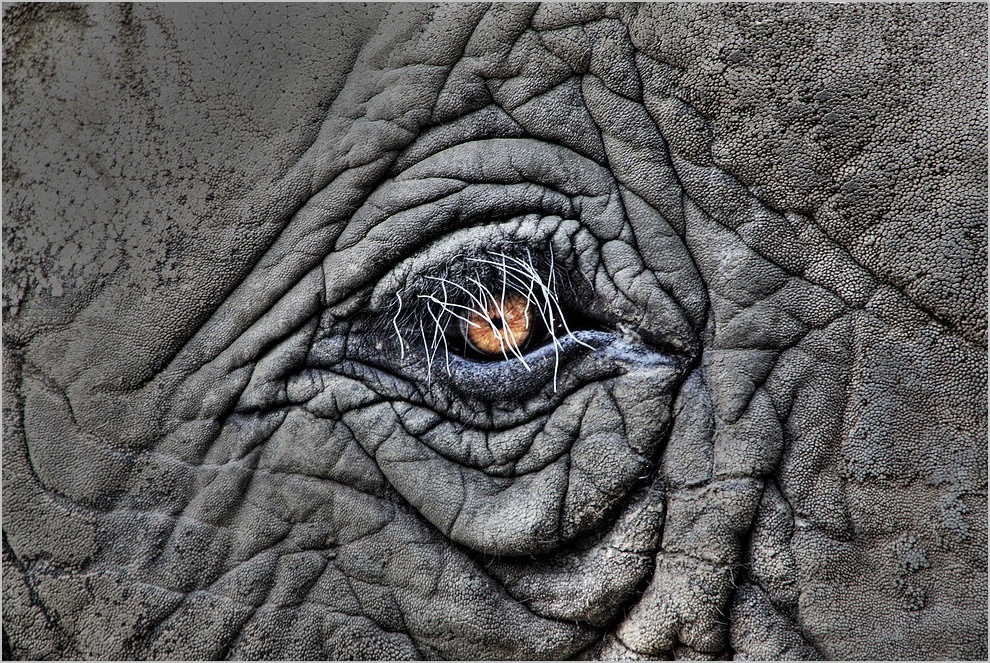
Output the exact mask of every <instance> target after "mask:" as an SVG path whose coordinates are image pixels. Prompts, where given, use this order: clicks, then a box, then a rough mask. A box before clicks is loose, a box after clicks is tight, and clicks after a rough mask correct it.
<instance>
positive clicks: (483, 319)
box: [393, 249, 594, 380]
mask: <svg viewBox="0 0 990 663" xmlns="http://www.w3.org/2000/svg"><path fill="white" fill-rule="evenodd" d="M541 262H545V263H546V264H541ZM567 282H568V280H567V277H566V275H565V274H562V273H558V270H557V269H556V266H555V265H554V263H553V259H552V257H551V258H549V259H546V260H542V261H541V257H534V255H533V253H531V252H530V251H529V250H528V249H527V250H525V251H523V252H522V253H521V255H515V254H513V253H512V252H511V251H505V252H502V251H483V252H481V253H480V254H476V255H473V256H460V257H459V258H458V259H457V260H455V261H454V262H453V263H452V264H448V265H447V267H446V270H445V273H444V274H442V275H429V274H427V275H423V276H422V277H421V278H420V279H419V280H418V282H417V283H416V285H415V287H414V288H413V292H414V293H415V299H416V301H417V302H418V303H419V306H418V307H416V308H415V309H414V310H413V311H412V313H411V315H410V316H408V317H407V318H406V319H405V320H404V323H405V324H403V325H400V324H399V322H398V320H399V317H400V314H399V312H397V313H396V317H395V320H393V327H394V331H395V336H396V339H397V340H398V342H399V343H400V345H401V346H402V348H403V350H404V349H405V347H406V345H407V344H408V346H409V347H410V348H412V349H414V350H416V351H417V352H419V351H422V355H423V356H424V357H425V360H426V365H427V377H428V380H432V377H433V374H434V370H435V366H439V367H442V368H444V369H445V372H446V374H447V375H448V376H449V375H451V374H452V372H453V368H454V365H456V364H457V363H458V362H464V361H466V362H468V363H470V364H475V365H483V364H486V363H492V362H510V363H513V364H517V365H518V367H519V368H520V369H521V370H524V371H527V372H532V371H533V366H532V362H531V361H530V360H529V359H532V357H529V359H528V358H527V357H528V356H529V355H530V354H531V353H537V354H538V353H539V351H540V350H541V349H543V348H546V349H547V351H549V352H550V353H552V355H553V362H554V373H556V369H557V366H558V364H559V362H560V359H561V351H562V350H563V349H564V348H565V344H567V345H569V346H574V345H579V346H584V347H585V348H590V349H592V350H593V349H594V347H593V346H591V345H590V344H588V343H587V342H586V341H582V340H581V339H580V338H578V336H576V335H575V334H574V331H575V330H574V329H573V328H572V325H571V322H570V321H573V320H574V319H576V318H577V316H575V315H574V314H572V313H570V312H569V309H567V308H566V307H565V306H564V305H563V304H562V302H561V296H560V293H558V288H559V287H560V286H561V284H564V283H567ZM397 300H398V302H399V303H400V304H401V301H402V300H401V297H397ZM569 319H570V321H569ZM582 322H586V321H582ZM410 327H412V330H410ZM585 327H587V325H583V326H582V327H581V328H580V329H583V328H585ZM410 331H412V334H410ZM417 346H418V347H417Z"/></svg>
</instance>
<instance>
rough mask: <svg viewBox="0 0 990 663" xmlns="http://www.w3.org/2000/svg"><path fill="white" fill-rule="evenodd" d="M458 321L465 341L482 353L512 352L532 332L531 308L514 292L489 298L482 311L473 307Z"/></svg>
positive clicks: (523, 345) (493, 354)
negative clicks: (493, 298)
mask: <svg viewBox="0 0 990 663" xmlns="http://www.w3.org/2000/svg"><path fill="white" fill-rule="evenodd" d="M466 318H467V319H466V320H465V321H464V322H462V323H461V331H462V333H463V334H464V338H465V339H467V342H468V344H469V345H470V346H471V347H472V348H474V349H475V350H477V351H478V352H480V353H482V354H484V355H490V356H495V355H502V354H503V353H504V354H511V353H512V352H513V351H514V350H519V349H520V348H523V347H525V345H526V343H527V342H528V341H529V339H530V337H531V336H532V335H533V323H534V313H533V307H532V306H531V305H530V303H529V302H528V301H527V300H526V298H525V297H523V296H522V295H520V294H519V293H517V292H507V293H505V297H503V298H500V300H499V301H490V302H489V304H488V307H487V308H486V309H485V311H483V312H482V311H480V310H477V309H476V310H473V311H471V312H470V313H468V314H467V316H466Z"/></svg>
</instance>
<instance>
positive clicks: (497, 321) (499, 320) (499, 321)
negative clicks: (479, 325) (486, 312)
mask: <svg viewBox="0 0 990 663" xmlns="http://www.w3.org/2000/svg"><path fill="white" fill-rule="evenodd" d="M492 324H493V325H494V326H495V329H501V328H502V318H492Z"/></svg>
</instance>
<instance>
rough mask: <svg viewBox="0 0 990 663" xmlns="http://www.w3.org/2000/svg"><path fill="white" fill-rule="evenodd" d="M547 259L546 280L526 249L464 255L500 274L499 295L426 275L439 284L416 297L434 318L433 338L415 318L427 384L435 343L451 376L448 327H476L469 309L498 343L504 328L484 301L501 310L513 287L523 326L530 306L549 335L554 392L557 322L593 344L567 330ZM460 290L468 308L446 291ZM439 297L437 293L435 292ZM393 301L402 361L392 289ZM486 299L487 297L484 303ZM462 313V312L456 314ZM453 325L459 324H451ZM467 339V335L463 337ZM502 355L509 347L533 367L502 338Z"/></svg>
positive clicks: (475, 280)
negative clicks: (521, 253) (522, 253)
mask: <svg viewBox="0 0 990 663" xmlns="http://www.w3.org/2000/svg"><path fill="white" fill-rule="evenodd" d="M550 253H551V258H550V269H549V272H548V278H547V279H546V281H544V279H543V276H542V275H541V274H540V272H539V270H537V269H536V267H535V266H534V265H533V257H532V255H531V254H530V252H529V251H528V250H527V251H526V259H525V260H522V259H520V258H517V257H515V256H511V255H506V254H504V253H500V252H497V251H492V252H489V253H488V256H489V257H485V258H476V257H468V258H465V261H466V262H472V263H477V264H479V265H484V266H486V267H489V268H494V269H496V270H498V272H500V273H501V276H502V278H501V281H502V284H501V292H500V293H499V295H498V296H496V294H495V293H494V292H492V290H491V289H490V288H488V286H486V285H485V284H484V283H483V282H482V281H481V280H479V279H478V278H475V277H472V276H469V277H467V279H468V281H470V282H471V284H473V285H474V286H475V287H476V288H477V291H476V292H472V291H471V290H470V289H469V288H466V287H464V286H463V285H461V284H460V283H457V282H455V281H452V280H450V279H448V278H445V277H442V276H439V277H438V276H427V277H426V279H427V280H429V281H433V282H435V283H437V284H439V286H440V291H439V292H437V291H434V292H433V293H432V294H431V293H421V294H418V295H417V298H418V299H420V300H422V302H423V304H424V305H425V308H426V312H427V313H428V315H429V317H430V318H431V319H432V321H433V334H432V338H428V336H427V333H426V327H425V325H424V320H423V319H422V318H421V319H420V320H419V332H420V333H419V336H420V340H421V341H422V343H423V351H424V352H425V354H426V360H427V378H426V379H427V384H428V385H430V384H432V379H433V363H434V359H435V358H436V355H437V352H439V350H440V344H441V343H442V344H443V350H444V359H445V363H446V366H447V375H450V372H451V370H450V347H449V345H448V343H447V331H448V328H449V326H450V324H451V323H452V322H454V320H457V321H460V322H463V323H465V324H468V325H471V326H474V327H478V326H480V325H479V323H477V322H473V321H471V320H470V319H469V318H468V317H466V313H468V312H469V313H473V314H475V315H479V314H480V316H481V317H482V318H483V319H484V321H485V322H486V323H488V326H489V327H490V328H491V331H492V334H493V335H494V336H495V338H496V339H497V340H499V341H500V342H501V341H503V338H502V336H503V331H502V330H500V329H499V328H498V327H497V326H496V325H495V322H494V320H492V319H491V317H490V316H489V315H488V308H489V307H488V302H499V303H500V305H501V308H503V309H504V308H505V294H506V291H507V290H508V289H509V288H512V289H514V290H516V291H518V292H519V294H521V295H522V296H523V297H524V299H525V301H526V316H525V319H526V320H527V325H528V324H529V322H528V320H529V315H528V314H529V310H530V307H533V308H535V309H536V310H537V312H538V313H539V314H540V318H541V319H542V320H543V323H544V325H545V326H546V328H547V330H548V331H549V333H550V339H551V342H552V343H553V352H554V365H553V390H554V393H556V391H557V374H558V369H559V367H560V350H561V348H562V347H563V345H562V344H561V342H560V339H559V338H558V337H557V330H558V322H559V324H560V326H561V327H563V329H564V331H565V332H566V334H567V335H568V336H569V337H570V338H571V339H573V340H574V341H576V342H577V343H579V344H581V345H583V346H585V347H586V348H589V349H591V350H594V349H595V348H594V347H593V346H591V345H589V344H587V343H585V342H584V341H582V340H581V339H579V338H577V337H576V336H575V335H574V333H573V332H572V331H571V329H570V328H569V327H568V326H567V321H566V318H565V317H564V312H563V309H562V308H561V306H560V300H559V299H558V297H557V290H556V288H557V280H556V276H555V270H554V264H553V257H552V255H553V254H552V252H550ZM451 290H453V291H454V292H460V293H462V294H463V295H465V296H466V297H467V301H468V302H469V303H470V304H471V306H465V305H464V304H460V303H457V302H456V301H452V298H451V296H450V291H451ZM438 295H440V296H438ZM395 297H396V300H397V301H398V308H397V310H396V313H395V316H394V317H393V318H392V328H393V329H394V330H395V336H396V338H397V339H398V341H399V353H400V357H401V358H402V359H403V360H404V359H405V343H406V342H405V339H403V338H402V332H401V329H400V327H399V317H400V315H401V314H402V298H401V297H400V296H399V295H398V293H396V295H395ZM486 300H487V301H486ZM460 311H464V312H465V313H461V312H460ZM454 324H458V323H454ZM465 342H466V339H465ZM500 346H501V350H502V356H503V358H504V359H505V360H506V361H508V360H509V354H508V353H507V352H506V346H508V349H509V351H510V352H511V353H512V356H513V357H514V358H515V359H518V360H519V361H520V362H521V363H522V365H523V366H524V367H525V368H526V370H527V371H532V370H533V369H532V367H531V366H530V365H529V363H528V362H527V361H526V359H525V357H523V354H522V352H521V351H520V349H519V348H518V347H516V345H515V344H513V343H507V342H501V343H500Z"/></svg>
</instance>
